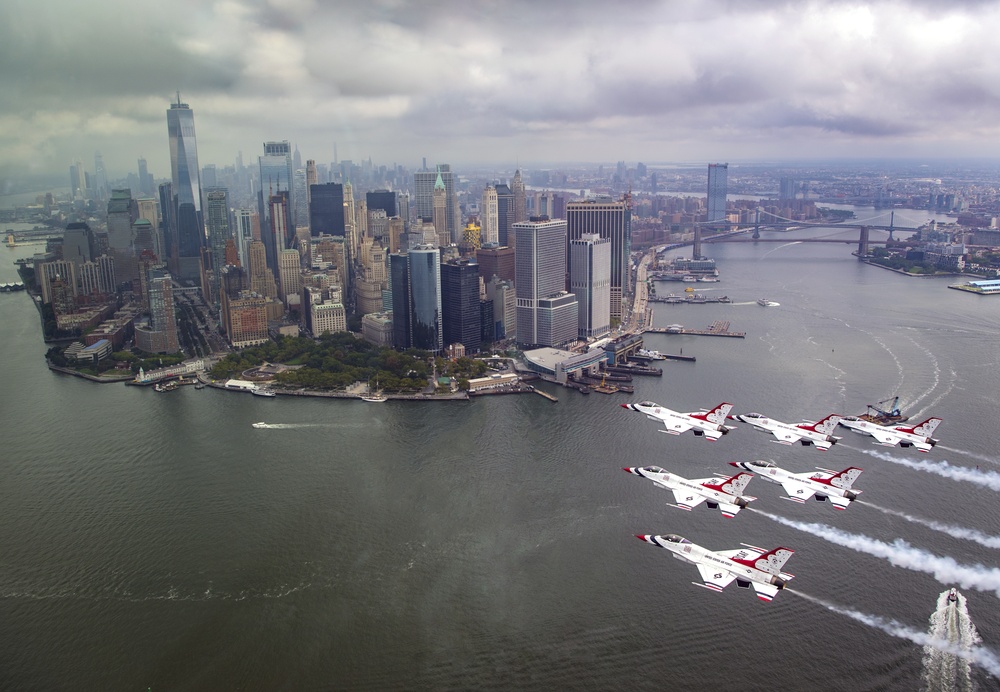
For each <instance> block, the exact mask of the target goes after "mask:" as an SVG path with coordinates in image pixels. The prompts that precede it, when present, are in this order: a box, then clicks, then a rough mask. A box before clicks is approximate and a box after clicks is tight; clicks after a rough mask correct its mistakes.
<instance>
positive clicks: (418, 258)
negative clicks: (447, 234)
mask: <svg viewBox="0 0 1000 692" xmlns="http://www.w3.org/2000/svg"><path fill="white" fill-rule="evenodd" d="M407 257H408V259H409V274H410V336H411V339H412V346H413V348H420V349H424V350H426V351H431V352H433V353H441V351H443V350H444V331H443V328H442V324H441V319H442V317H441V251H440V250H439V249H438V248H436V247H433V246H429V245H418V246H417V247H415V248H412V249H411V250H410V251H409V253H407Z"/></svg>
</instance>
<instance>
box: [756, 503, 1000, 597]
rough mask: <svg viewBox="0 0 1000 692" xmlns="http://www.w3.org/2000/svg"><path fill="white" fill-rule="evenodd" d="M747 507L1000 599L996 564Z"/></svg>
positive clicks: (839, 543)
mask: <svg viewBox="0 0 1000 692" xmlns="http://www.w3.org/2000/svg"><path fill="white" fill-rule="evenodd" d="M747 510H748V511H751V512H755V513H757V514H760V515H763V516H765V517H767V518H768V519H770V520H772V521H775V522H777V523H779V524H784V525H785V526H790V527H792V528H793V529H798V530H799V531H804V532H806V533H810V534H812V535H813V536H817V537H819V538H822V539H823V540H826V541H829V542H830V543H833V544H835V545H839V546H843V547H845V548H850V549H851V550H855V551H857V552H859V553H866V554H868V555H873V556H875V557H880V558H882V559H883V560H888V561H889V563H890V564H891V565H893V566H895V567H903V568H905V569H909V570H912V571H914V572H923V573H924V574H930V575H931V576H933V577H934V578H935V579H937V580H938V581H939V582H941V583H942V584H946V585H950V584H958V585H959V586H962V587H965V588H969V589H976V590H977V591H992V592H993V593H995V594H996V595H997V597H998V598H1000V569H998V568H996V567H987V566H986V565H979V564H976V565H963V564H961V563H960V562H958V561H957V560H955V558H953V557H948V556H944V557H941V556H939V555H935V554H934V553H930V552H927V551H926V550H923V549H921V548H915V547H913V546H912V545H910V544H909V543H907V542H906V541H904V540H903V539H901V538H897V539H896V540H894V541H893V542H892V543H886V542H884V541H880V540H877V539H875V538H870V537H869V536H864V535H861V534H856V533H849V532H847V531H841V530H840V529H835V528H833V527H832V526H827V525H826V524H815V523H809V522H804V521H794V520H792V519H786V518H785V517H780V516H778V515H776V514H769V513H768V512H763V511H761V510H759V509H754V508H753V507H747Z"/></svg>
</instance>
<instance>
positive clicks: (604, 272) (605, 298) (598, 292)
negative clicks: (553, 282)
mask: <svg viewBox="0 0 1000 692" xmlns="http://www.w3.org/2000/svg"><path fill="white" fill-rule="evenodd" d="M569 253H570V276H569V288H570V291H571V292H572V293H574V294H575V295H576V299H577V301H578V303H579V315H580V317H579V320H578V322H579V324H578V325H577V330H578V331H577V335H578V336H579V337H580V338H581V339H591V338H599V337H602V336H604V335H606V334H608V333H610V332H611V240H610V239H609V238H602V237H601V236H600V235H598V234H597V233H584V234H583V236H582V237H581V238H579V239H577V240H571V241H570V242H569Z"/></svg>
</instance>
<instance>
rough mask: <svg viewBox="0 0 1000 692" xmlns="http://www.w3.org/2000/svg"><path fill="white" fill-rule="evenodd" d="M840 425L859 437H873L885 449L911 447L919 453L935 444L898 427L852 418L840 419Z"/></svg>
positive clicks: (927, 437) (929, 449)
mask: <svg viewBox="0 0 1000 692" xmlns="http://www.w3.org/2000/svg"><path fill="white" fill-rule="evenodd" d="M840 424H841V425H843V426H844V427H845V428H848V429H850V430H853V431H854V432H856V433H858V434H859V435H869V436H871V437H874V438H875V439H876V440H877V441H878V443H879V444H881V445H884V446H886V447H895V446H896V445H900V446H902V447H911V446H912V447H916V448H917V449H918V450H920V451H921V452H929V451H931V449H932V448H933V447H934V445H935V444H936V440H933V439H932V438H931V437H930V436H929V435H927V436H924V435H914V434H913V433H909V432H906V431H905V430H900V429H899V428H898V427H888V426H885V425H879V424H878V423H872V422H871V421H866V420H861V419H860V418H855V417H853V416H849V417H847V418H842V419H841V420H840Z"/></svg>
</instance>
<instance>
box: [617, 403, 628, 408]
mask: <svg viewBox="0 0 1000 692" xmlns="http://www.w3.org/2000/svg"><path fill="white" fill-rule="evenodd" d="M618 405H619V406H621V407H622V408H628V404H618Z"/></svg>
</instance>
